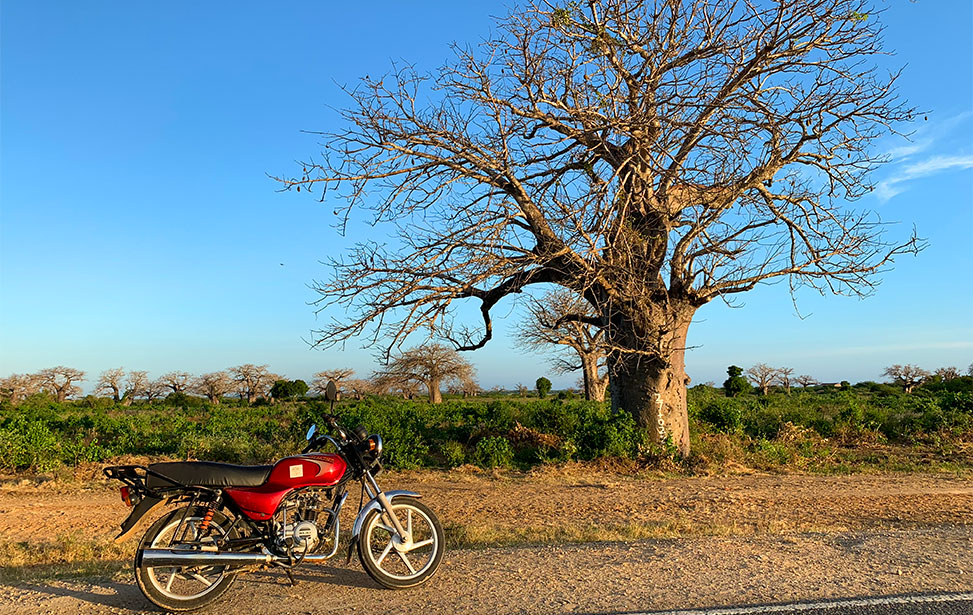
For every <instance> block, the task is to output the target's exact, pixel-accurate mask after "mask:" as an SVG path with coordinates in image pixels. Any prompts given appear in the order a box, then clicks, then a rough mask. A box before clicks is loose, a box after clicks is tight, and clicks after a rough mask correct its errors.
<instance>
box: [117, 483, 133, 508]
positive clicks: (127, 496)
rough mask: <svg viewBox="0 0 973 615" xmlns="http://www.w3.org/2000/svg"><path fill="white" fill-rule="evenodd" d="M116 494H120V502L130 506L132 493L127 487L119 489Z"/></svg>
mask: <svg viewBox="0 0 973 615" xmlns="http://www.w3.org/2000/svg"><path fill="white" fill-rule="evenodd" d="M118 492H119V493H121V494H122V501H123V502H125V506H131V505H132V492H131V490H130V489H129V488H128V486H127V485H126V486H125V487H122V488H121V489H119V490H118Z"/></svg>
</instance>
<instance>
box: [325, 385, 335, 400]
mask: <svg viewBox="0 0 973 615" xmlns="http://www.w3.org/2000/svg"><path fill="white" fill-rule="evenodd" d="M324 398H325V399H326V400H328V401H337V400H338V387H336V386H335V385H334V382H329V383H328V386H327V387H326V388H325V389H324Z"/></svg>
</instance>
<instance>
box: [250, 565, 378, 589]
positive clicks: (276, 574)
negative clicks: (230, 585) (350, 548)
mask: <svg viewBox="0 0 973 615" xmlns="http://www.w3.org/2000/svg"><path fill="white" fill-rule="evenodd" d="M293 576H294V581H296V582H297V587H298V588H300V587H301V586H302V585H304V584H305V583H327V584H329V585H344V586H345V587H357V588H360V589H374V590H379V589H382V587H381V586H380V585H378V584H377V583H375V582H374V581H373V580H372V579H371V578H370V577H369V576H368V575H367V574H366V573H365V571H364V570H361V569H355V568H335V567H330V566H329V567H326V566H317V567H316V566H302V567H300V568H298V569H297V570H294V571H293ZM240 580H241V581H243V582H244V583H260V584H266V585H285V586H287V585H290V579H288V578H287V573H286V572H284V571H283V570H281V569H273V568H270V569H266V570H258V571H256V572H251V573H249V574H246V575H243V577H241V578H240Z"/></svg>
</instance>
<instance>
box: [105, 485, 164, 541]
mask: <svg viewBox="0 0 973 615" xmlns="http://www.w3.org/2000/svg"><path fill="white" fill-rule="evenodd" d="M165 503H166V500H165V498H157V497H153V496H151V495H148V494H146V495H145V496H144V497H143V498H142V499H141V500H139V501H138V503H137V504H136V505H135V506H133V507H132V512H130V513H129V514H128V518H127V519H125V520H124V521H122V533H121V534H119V535H118V536H116V537H115V542H124V541H126V540H128V539H129V538H130V537H131V536H132V533H133V532H134V531H135V528H136V527H137V526H138V523H139V521H141V520H142V517H144V516H145V515H147V514H149V513H150V512H152V511H154V510H156V509H157V508H160V507H162V506H165Z"/></svg>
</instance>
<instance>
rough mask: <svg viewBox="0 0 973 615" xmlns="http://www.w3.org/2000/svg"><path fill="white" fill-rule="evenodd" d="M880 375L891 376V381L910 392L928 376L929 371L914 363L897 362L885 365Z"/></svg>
mask: <svg viewBox="0 0 973 615" xmlns="http://www.w3.org/2000/svg"><path fill="white" fill-rule="evenodd" d="M882 375H883V376H886V377H888V378H891V379H892V382H893V383H895V384H897V385H899V386H901V387H902V389H903V390H904V391H905V392H906V393H911V392H912V390H913V389H915V388H916V387H917V386H919V385H920V384H922V383H923V382H925V381H926V379H927V378H929V376H930V374H929V372H927V371H926V370H924V369H922V368H921V367H918V366H916V365H899V364H895V365H891V366H889V367H886V368H885V371H884V372H882Z"/></svg>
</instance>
